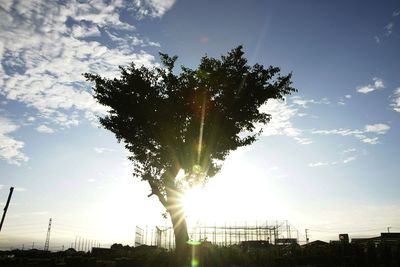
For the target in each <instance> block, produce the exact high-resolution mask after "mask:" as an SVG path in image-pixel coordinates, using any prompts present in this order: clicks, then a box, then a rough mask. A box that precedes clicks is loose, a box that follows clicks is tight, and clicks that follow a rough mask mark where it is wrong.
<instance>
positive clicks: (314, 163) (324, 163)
mask: <svg viewBox="0 0 400 267" xmlns="http://www.w3.org/2000/svg"><path fill="white" fill-rule="evenodd" d="M327 165H330V163H329V162H320V161H317V162H311V163H309V164H308V167H311V168H314V167H321V166H327Z"/></svg>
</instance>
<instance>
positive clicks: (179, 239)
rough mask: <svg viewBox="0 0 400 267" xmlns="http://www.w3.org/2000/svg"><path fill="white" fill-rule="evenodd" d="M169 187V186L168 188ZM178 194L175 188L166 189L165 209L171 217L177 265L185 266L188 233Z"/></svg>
mask: <svg viewBox="0 0 400 267" xmlns="http://www.w3.org/2000/svg"><path fill="white" fill-rule="evenodd" d="M170 189H171V188H170ZM179 195H180V194H179V193H177V191H176V190H168V191H167V196H168V201H167V202H168V208H167V211H168V213H169V215H170V217H171V222H172V226H173V228H174V235H175V254H176V260H177V267H180V266H186V265H187V263H188V256H189V249H188V244H187V241H188V240H189V235H188V231H187V224H186V219H185V212H184V210H183V207H182V204H181V199H180V196H179Z"/></svg>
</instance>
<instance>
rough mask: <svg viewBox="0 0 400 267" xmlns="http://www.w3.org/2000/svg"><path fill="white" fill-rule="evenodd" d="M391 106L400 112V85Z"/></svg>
mask: <svg viewBox="0 0 400 267" xmlns="http://www.w3.org/2000/svg"><path fill="white" fill-rule="evenodd" d="M391 106H392V107H393V110H394V111H397V112H400V87H399V88H397V89H396V90H395V91H394V94H393V96H392V104H391Z"/></svg>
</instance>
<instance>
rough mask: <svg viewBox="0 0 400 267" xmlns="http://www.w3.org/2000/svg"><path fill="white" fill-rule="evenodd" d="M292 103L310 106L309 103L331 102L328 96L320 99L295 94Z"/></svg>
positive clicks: (305, 106) (303, 106)
mask: <svg viewBox="0 0 400 267" xmlns="http://www.w3.org/2000/svg"><path fill="white" fill-rule="evenodd" d="M291 100H292V103H293V104H295V105H298V106H301V107H302V108H308V107H309V104H326V105H328V104H330V102H329V100H328V99H327V98H322V99H320V100H314V99H303V98H302V97H300V96H294V97H292V98H291Z"/></svg>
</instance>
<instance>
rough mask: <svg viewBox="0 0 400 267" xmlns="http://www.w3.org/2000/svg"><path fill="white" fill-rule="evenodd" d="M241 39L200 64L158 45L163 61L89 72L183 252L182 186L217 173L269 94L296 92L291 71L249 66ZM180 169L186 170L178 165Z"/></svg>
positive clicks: (251, 135) (263, 119)
mask: <svg viewBox="0 0 400 267" xmlns="http://www.w3.org/2000/svg"><path fill="white" fill-rule="evenodd" d="M243 54H244V53H243V50H242V46H239V47H237V48H234V49H232V50H231V51H230V52H228V54H227V55H225V56H221V58H219V59H217V58H211V57H208V56H204V57H203V58H202V59H201V62H200V65H199V66H198V68H197V69H190V68H187V67H184V66H182V67H181V69H180V71H178V72H174V66H175V62H176V60H177V57H176V56H174V57H170V56H168V55H167V54H162V53H160V56H161V62H162V67H154V68H146V67H143V66H142V67H137V66H136V65H135V64H134V63H132V64H131V65H129V66H127V67H120V70H121V76H120V77H119V78H114V79H107V78H104V77H101V76H100V75H98V74H91V73H86V74H84V76H85V77H86V79H87V80H88V81H91V82H94V83H95V86H94V88H93V90H94V97H95V98H96V99H97V101H98V102H99V103H100V104H102V105H105V106H107V107H109V112H108V114H107V115H106V116H104V117H102V118H100V123H101V125H102V126H104V127H105V128H106V129H108V130H110V131H112V132H113V133H114V134H115V135H116V137H117V139H118V141H122V142H124V144H125V147H126V148H127V149H128V150H129V151H130V152H131V156H130V157H129V159H130V160H131V161H132V162H133V164H134V173H133V174H134V176H136V177H140V178H141V179H142V180H143V181H147V182H148V184H149V185H150V187H151V194H150V195H149V196H151V195H155V196H157V197H158V199H159V201H160V202H161V204H162V205H163V206H164V207H165V209H166V211H167V213H168V214H169V215H170V218H171V222H172V225H173V228H174V234H175V242H176V250H177V252H178V253H182V254H185V253H184V252H185V250H186V242H187V241H188V233H187V226H186V221H185V214H184V211H183V208H182V204H181V202H180V200H181V199H180V198H181V196H182V193H183V191H184V190H185V188H187V187H190V186H192V185H194V184H198V183H204V182H206V180H207V179H208V178H209V177H212V176H214V175H215V174H216V173H217V172H218V171H219V169H220V168H221V164H222V162H223V160H224V159H225V158H226V156H227V155H228V154H229V153H230V152H231V151H233V150H235V149H237V148H238V147H241V146H246V145H250V144H252V143H253V142H254V141H255V140H256V139H257V136H258V135H259V134H260V131H259V129H261V127H258V125H263V124H266V123H268V121H269V120H270V119H271V117H270V115H269V114H266V113H263V112H261V111H260V107H261V106H262V105H264V104H266V103H267V101H268V100H269V99H283V98H284V96H285V95H288V94H290V93H292V92H295V91H296V89H294V88H292V87H291V74H288V75H283V76H282V75H281V74H280V69H279V68H277V67H272V66H270V67H268V68H264V67H263V66H262V65H259V64H255V65H254V66H249V65H248V64H247V60H246V58H244V56H243ZM181 170H183V171H184V176H181V175H180V178H179V179H178V177H177V175H178V172H180V171H181Z"/></svg>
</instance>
